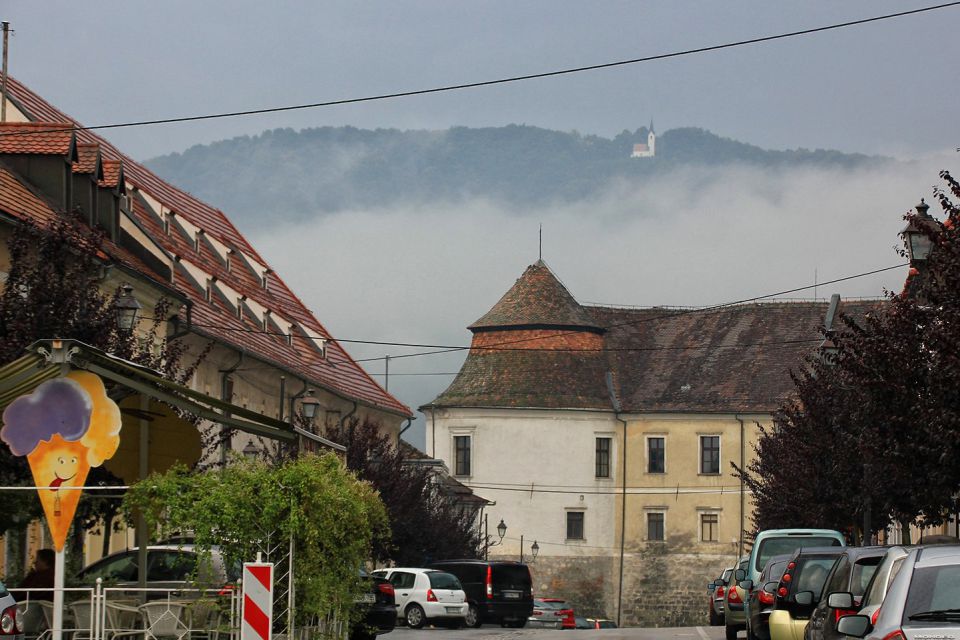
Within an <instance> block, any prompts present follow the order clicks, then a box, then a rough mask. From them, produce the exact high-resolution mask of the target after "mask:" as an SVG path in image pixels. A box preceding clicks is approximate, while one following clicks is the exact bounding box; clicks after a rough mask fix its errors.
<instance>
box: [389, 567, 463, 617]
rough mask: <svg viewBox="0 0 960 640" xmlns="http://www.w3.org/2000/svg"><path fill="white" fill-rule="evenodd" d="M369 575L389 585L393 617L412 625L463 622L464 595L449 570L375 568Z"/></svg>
mask: <svg viewBox="0 0 960 640" xmlns="http://www.w3.org/2000/svg"><path fill="white" fill-rule="evenodd" d="M373 575H375V576H379V577H381V578H386V579H387V580H389V581H390V584H392V585H393V588H394V591H395V592H396V599H397V619H399V620H404V621H406V623H407V626H409V627H410V628H412V629H419V628H420V627H422V626H423V625H424V624H428V623H429V624H434V625H439V626H444V627H450V628H452V629H457V628H460V627H462V626H464V625H465V624H466V622H465V620H466V617H467V608H468V606H469V605H467V595H466V594H465V593H464V592H463V587H462V586H461V585H460V581H459V580H457V577H456V576H455V575H453V574H452V573H447V572H445V571H436V570H434V569H406V568H393V569H379V570H377V571H374V572H373Z"/></svg>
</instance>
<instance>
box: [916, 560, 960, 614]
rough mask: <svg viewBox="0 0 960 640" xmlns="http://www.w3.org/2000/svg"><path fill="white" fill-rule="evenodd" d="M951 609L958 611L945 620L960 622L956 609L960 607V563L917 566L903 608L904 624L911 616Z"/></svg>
mask: <svg viewBox="0 0 960 640" xmlns="http://www.w3.org/2000/svg"><path fill="white" fill-rule="evenodd" d="M949 610H953V611H954V612H955V613H954V614H953V616H951V619H950V620H945V622H951V623H960V616H958V615H957V613H956V612H957V611H958V610H960V564H952V565H944V566H939V567H924V568H922V569H916V570H915V571H914V572H913V579H912V580H911V581H910V593H908V594H907V603H906V605H905V606H904V608H903V624H907V623H908V622H909V621H910V618H911V616H919V614H922V613H926V612H931V613H932V612H942V611H949ZM920 617H928V616H920Z"/></svg>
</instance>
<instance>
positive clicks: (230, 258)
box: [223, 249, 236, 273]
mask: <svg viewBox="0 0 960 640" xmlns="http://www.w3.org/2000/svg"><path fill="white" fill-rule="evenodd" d="M234 253H236V252H235V251H234V250H233V249H230V250H228V251H227V255H226V256H224V258H223V262H224V266H225V267H226V268H227V273H230V269H231V268H232V267H233V254H234Z"/></svg>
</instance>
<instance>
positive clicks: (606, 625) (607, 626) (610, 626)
mask: <svg viewBox="0 0 960 640" xmlns="http://www.w3.org/2000/svg"><path fill="white" fill-rule="evenodd" d="M599 626H600V628H601V629H616V628H617V626H616V625H615V624H613V622H611V621H609V620H601V621H600V624H599Z"/></svg>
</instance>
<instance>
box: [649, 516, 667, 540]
mask: <svg viewBox="0 0 960 640" xmlns="http://www.w3.org/2000/svg"><path fill="white" fill-rule="evenodd" d="M663 520H664V518H663V514H662V513H659V512H653V513H648V514H647V540H666V538H665V537H664V531H663Z"/></svg>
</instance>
